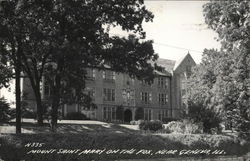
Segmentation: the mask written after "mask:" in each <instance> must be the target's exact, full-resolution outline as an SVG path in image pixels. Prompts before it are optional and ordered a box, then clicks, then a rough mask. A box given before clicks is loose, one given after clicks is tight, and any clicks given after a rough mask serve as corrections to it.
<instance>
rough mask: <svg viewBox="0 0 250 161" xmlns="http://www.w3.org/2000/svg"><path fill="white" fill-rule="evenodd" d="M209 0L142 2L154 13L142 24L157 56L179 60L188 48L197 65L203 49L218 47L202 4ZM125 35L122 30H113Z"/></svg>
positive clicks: (215, 35)
mask: <svg viewBox="0 0 250 161" xmlns="http://www.w3.org/2000/svg"><path fill="white" fill-rule="evenodd" d="M206 2H208V1H191V0H189V1H167V0H165V1H163V0H162V1H160V0H155V1H153V0H150V1H149V0H146V1H145V5H146V8H147V9H148V10H150V11H151V12H152V13H153V14H154V20H153V22H152V23H150V22H149V23H143V28H144V31H146V39H148V40H153V41H154V44H153V47H154V50H155V52H156V53H157V54H158V55H159V57H160V58H165V59H171V60H178V59H181V58H182V57H184V56H185V55H186V54H187V53H188V51H189V53H190V54H191V56H192V57H193V59H194V60H195V62H196V63H197V64H198V63H200V61H201V57H202V52H203V50H204V49H205V48H207V49H210V48H218V49H219V48H220V44H219V42H217V40H216V39H215V38H216V37H217V34H216V33H215V32H214V31H213V30H211V29H208V27H207V25H206V24H205V18H204V17H203V13H202V6H203V4H205V3H206ZM113 33H115V34H119V35H124V32H122V31H119V29H117V30H113Z"/></svg>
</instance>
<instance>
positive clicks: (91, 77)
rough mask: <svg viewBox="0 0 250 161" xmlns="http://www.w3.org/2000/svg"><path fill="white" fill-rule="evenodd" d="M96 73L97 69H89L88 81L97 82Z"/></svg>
mask: <svg viewBox="0 0 250 161" xmlns="http://www.w3.org/2000/svg"><path fill="white" fill-rule="evenodd" d="M95 72H96V71H95V69H87V79H89V80H95V76H96V73H95Z"/></svg>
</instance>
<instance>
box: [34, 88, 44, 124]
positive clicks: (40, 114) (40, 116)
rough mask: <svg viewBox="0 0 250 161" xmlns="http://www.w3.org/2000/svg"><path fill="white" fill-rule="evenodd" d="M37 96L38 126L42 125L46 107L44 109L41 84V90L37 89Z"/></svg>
mask: <svg viewBox="0 0 250 161" xmlns="http://www.w3.org/2000/svg"><path fill="white" fill-rule="evenodd" d="M35 97H36V107H37V124H38V126H42V125H43V114H44V109H43V105H42V98H41V94H40V86H39V90H37V91H36V94H35Z"/></svg>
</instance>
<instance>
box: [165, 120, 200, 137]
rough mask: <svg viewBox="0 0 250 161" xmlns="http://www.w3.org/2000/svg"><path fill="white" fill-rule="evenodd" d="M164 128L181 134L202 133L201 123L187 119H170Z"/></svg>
mask: <svg viewBox="0 0 250 161" xmlns="http://www.w3.org/2000/svg"><path fill="white" fill-rule="evenodd" d="M165 129H166V130H167V131H170V132H174V133H182V134H197V133H203V127H202V125H201V124H197V123H193V122H191V121H189V120H183V121H172V122H170V123H168V124H167V125H166V126H165Z"/></svg>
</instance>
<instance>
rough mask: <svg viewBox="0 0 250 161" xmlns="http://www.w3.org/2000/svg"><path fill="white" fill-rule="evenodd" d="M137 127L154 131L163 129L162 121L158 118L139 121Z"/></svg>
mask: <svg viewBox="0 0 250 161" xmlns="http://www.w3.org/2000/svg"><path fill="white" fill-rule="evenodd" d="M139 129H140V130H149V131H154V132H155V131H158V130H162V129H163V123H162V122H161V121H159V120H151V121H141V122H140V124H139Z"/></svg>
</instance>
